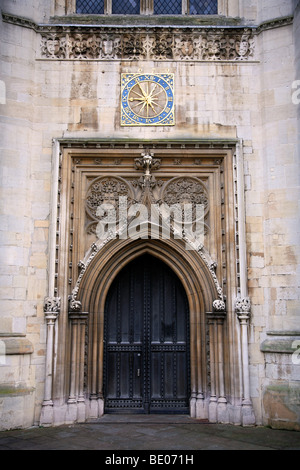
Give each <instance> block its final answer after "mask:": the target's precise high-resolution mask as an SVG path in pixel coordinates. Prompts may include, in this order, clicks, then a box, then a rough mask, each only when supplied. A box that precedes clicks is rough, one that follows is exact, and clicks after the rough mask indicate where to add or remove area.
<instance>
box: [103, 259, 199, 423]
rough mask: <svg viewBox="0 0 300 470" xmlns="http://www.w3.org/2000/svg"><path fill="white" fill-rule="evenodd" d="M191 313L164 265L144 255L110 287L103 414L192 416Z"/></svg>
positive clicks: (105, 330)
mask: <svg viewBox="0 0 300 470" xmlns="http://www.w3.org/2000/svg"><path fill="white" fill-rule="evenodd" d="M189 344H190V339H189V308H188V300H187V296H186V293H185V290H184V288H183V286H182V284H181V282H180V280H179V279H178V277H177V276H176V274H175V273H174V271H172V270H171V269H170V268H169V267H168V266H167V265H166V264H165V263H164V262H163V261H160V260H158V259H157V258H155V257H154V256H151V255H149V254H144V255H142V256H139V257H137V258H136V259H135V260H133V261H131V262H130V263H129V264H127V265H126V266H125V267H124V268H123V269H122V271H121V272H120V273H119V274H118V275H117V277H116V278H115V279H114V282H113V283H112V285H111V287H110V289H109V292H108V295H107V299H106V303H105V314H104V380H103V385H104V387H103V391H104V402H105V412H107V413H112V412H126V413H128V412H130V413H131V412H134V413H181V414H183V413H189V399H190V373H189V370H190V367H189V365H190V353H189V351H190V347H189Z"/></svg>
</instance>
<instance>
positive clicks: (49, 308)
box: [44, 297, 60, 315]
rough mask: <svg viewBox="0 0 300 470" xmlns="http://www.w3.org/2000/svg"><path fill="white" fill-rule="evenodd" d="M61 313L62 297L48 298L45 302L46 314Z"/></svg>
mask: <svg viewBox="0 0 300 470" xmlns="http://www.w3.org/2000/svg"><path fill="white" fill-rule="evenodd" d="M59 312H60V297H46V298H45V300H44V313H45V315H49V314H57V315H58V314H59Z"/></svg>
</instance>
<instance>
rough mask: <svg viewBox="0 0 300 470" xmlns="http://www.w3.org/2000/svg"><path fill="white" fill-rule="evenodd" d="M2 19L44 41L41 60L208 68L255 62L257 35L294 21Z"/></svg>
mask: <svg viewBox="0 0 300 470" xmlns="http://www.w3.org/2000/svg"><path fill="white" fill-rule="evenodd" d="M2 19H3V22H5V23H10V24H14V25H17V26H21V27H24V28H29V29H32V30H34V31H35V32H36V33H37V34H40V35H41V42H40V48H39V50H38V51H37V57H38V58H39V59H46V60H110V61H111V60H118V61H122V60H126V61H127V60H138V61H142V60H174V61H182V60H185V61H205V62H206V61H210V62H219V61H230V62H244V61H253V60H255V36H256V35H258V34H260V33H262V32H263V31H265V30H269V29H274V28H279V27H284V26H288V25H290V24H292V22H293V16H287V17H282V18H275V19H273V20H270V21H266V22H263V23H261V24H260V25H257V26H252V25H245V24H239V25H238V24H237V25H223V24H220V25H212V26H207V24H206V25H197V24H191V25H188V24H183V25H178V24H177V25H152V24H148V25H143V24H134V25H126V26H120V25H112V24H107V25H105V24H101V22H99V23H97V24H93V25H90V24H65V23H64V24H61V23H60V24H55V23H50V24H37V23H35V22H34V21H32V20H30V19H28V18H23V17H19V16H17V15H11V14H9V13H5V12H2ZM56 20H58V19H56ZM97 21H101V18H97ZM141 21H142V19H141Z"/></svg>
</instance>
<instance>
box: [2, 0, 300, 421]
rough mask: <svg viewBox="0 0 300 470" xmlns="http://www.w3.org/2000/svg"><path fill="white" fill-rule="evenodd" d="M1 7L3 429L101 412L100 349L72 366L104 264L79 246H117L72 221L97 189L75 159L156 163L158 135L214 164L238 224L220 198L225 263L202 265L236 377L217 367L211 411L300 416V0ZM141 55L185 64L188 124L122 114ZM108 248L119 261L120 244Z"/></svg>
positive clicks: (170, 149)
mask: <svg viewBox="0 0 300 470" xmlns="http://www.w3.org/2000/svg"><path fill="white" fill-rule="evenodd" d="M1 8H2V16H1V17H0V34H1V75H0V106H1V191H2V198H1V200H2V204H1V224H0V227H1V228H0V230H1V244H2V249H1V283H0V291H1V306H2V308H1V318H0V325H1V327H0V331H1V336H0V384H1V385H0V416H1V419H0V429H11V428H20V427H21V428H22V427H29V426H32V425H36V424H39V423H42V424H45V425H46V424H48V425H49V424H50V425H51V424H54V425H55V424H60V423H63V422H74V421H84V420H85V419H88V418H90V417H98V416H99V415H101V410H100V411H99V409H98V411H97V413H96V414H95V409H94V408H93V406H94V403H93V405H92V406H90V404H87V403H89V402H90V397H85V396H84V389H83V388H81V386H79V385H78V382H76V380H77V378H76V377H77V374H78V376H80V377H81V378H82V381H81V382H80V380H79V379H78V380H79V383H80V384H83V383H84V363H82V361H80V360H78V357H77V356H76V357H77V359H76V360H75V362H72V361H71V362H72V364H73V366H74V367H75V369H74V368H73V369H72V368H71V369H67V368H66V364H69V361H70V356H71V357H72V350H71V347H72V346H71V345H72V344H74V335H75V337H76V338H77V340H78V345H79V344H80V346H78V351H81V352H82V351H83V350H82V349H80V348H81V347H82V343H80V341H81V340H80V338H81V335H84V334H85V333H84V331H85V330H84V329H85V325H86V323H87V322H88V315H87V314H88V312H86V314H84V311H85V310H84V308H85V306H86V305H87V306H88V305H89V303H88V299H86V300H85V297H84V293H83V291H80V286H81V285H84V286H92V285H93V284H92V277H93V276H92V274H91V275H89V276H90V277H87V278H84V279H83V284H80V283H79V284H80V286H79V287H78V285H79V284H78V279H79V280H80V281H81V278H80V270H78V267H77V263H79V262H85V263H86V262H87V260H89V256H91V254H93V253H94V254H95V255H96V254H97V253H98V252H99V253H100V248H99V246H98V247H96V249H94V248H93V246H95V245H94V244H95V238H93V235H91V234H90V235H86V232H85V234H83V230H82V227H81V226H80V230H81V232H80V233H81V235H80V236H81V238H80V237H79V236H78V237H77V238H76V237H73V235H72V234H74V229H75V231H76V230H77V228H78V226H79V222H80V223H81V222H82V223H84V220H85V219H84V217H85V215H84V216H83V215H82V214H84V210H83V213H79V212H78V214H79V215H78V216H77V215H76V217H77V218H75V219H74V218H73V216H72V214H73V212H72V211H73V209H72V207H75V209H74V211H76V210H79V209H78V207H81V206H80V204H81V202H80V201H81V200H82V199H83V198H85V197H88V193H85V191H86V189H85V187H84V186H82V187H81V190H82V191H81V192H76V191H77V189H76V185H75V186H74V188H75V189H74V191H73V186H72V184H73V182H75V183H76V184H77V183H78V181H79V180H78V179H77V180H76V179H74V180H72V178H73V176H72V175H75V176H74V178H77V176H76V175H78V173H76V171H78V172H80V171H81V172H82V173H80V174H84V171H87V172H88V170H86V167H84V165H87V167H88V165H90V166H89V167H88V168H90V171H91V172H92V173H91V174H92V176H93V175H94V176H95V178H96V177H98V176H99V174H100V173H99V171H100V170H99V167H100V166H101V165H104V168H105V171H106V172H108V173H109V174H110V176H112V175H115V176H118V177H119V176H120V175H121V174H122V175H123V177H124V178H125V177H127V176H128V175H129V174H130V175H132V174H133V175H135V174H138V176H139V177H140V176H141V175H142V174H143V173H142V171H143V169H142V170H141V168H140V169H139V170H138V169H137V168H134V159H138V158H141V155H142V154H143V152H145V150H146V149H147V148H150V150H151V152H152V153H153V155H154V158H161V160H162V161H163V162H164V161H166V162H167V163H166V164H165V167H163V168H162V169H161V170H159V171H161V173H159V174H160V175H161V178H165V179H167V178H171V177H175V175H178V176H179V175H180V176H181V175H184V174H186V173H187V172H190V171H191V170H190V169H191V168H192V169H193V171H195V172H196V170H195V168H196V169H197V172H198V173H194V175H196V176H195V178H198V177H199V175H202V176H201V177H202V178H204V177H205V178H208V179H209V178H212V179H211V180H209V181H215V183H213V184H215V186H211V188H214V191H213V190H211V193H209V194H210V196H209V197H210V198H211V199H210V202H211V203H214V204H213V207H217V206H218V204H219V205H220V206H221V201H222V198H225V202H226V201H227V202H226V204H227V205H226V207H227V208H228V211H227V213H226V214H227V219H226V220H227V222H226V223H227V225H226V226H222V223H223V222H222V220H224V219H222V218H220V220H219V219H218V220H219V221H217V215H214V216H213V217H215V219H214V220H216V222H215V224H216V227H217V228H218V229H219V233H220V235H218V236H217V235H215V238H213V237H212V238H211V239H209V241H208V246H206V247H205V249H206V250H207V253H208V254H209V257H210V258H209V259H212V260H216V259H217V260H218V266H217V267H212V264H210V265H209V267H208V265H207V264H206V267H203V272H204V271H205V269H206V268H207V278H209V277H210V279H211V280H210V281H208V286H209V287H208V289H209V290H210V291H209V294H208V296H207V298H206V299H207V300H205V302H206V301H207V302H211V306H210V307H209V306H207V311H206V312H204V313H203V315H204V317H205V315H206V314H207V316H206V317H205V318H206V320H207V322H206V325H207V326H206V328H207V332H208V333H207V334H209V331H210V332H211V335H210V338H211V343H210V345H211V344H213V341H212V338H214V341H216V342H218V341H219V340H220V336H218V334H219V333H220V332H222V331H223V330H222V328H228V330H226V331H229V337H230V341H229V342H228V344H227V343H226V341H225V343H224V348H225V349H224V357H222V358H221V359H222V363H223V362H224V374H225V382H224V387H225V388H224V390H222V387H221V385H222V384H221V385H220V382H219V378H218V380H217V381H216V385H217V390H216V393H217V395H218V396H219V399H220V397H222V393H223V392H224V393H225V395H227V399H226V401H225V402H223V404H222V406H223V405H225V404H226V407H225V406H223V408H224V409H225V408H226V411H224V412H221V410H222V409H223V408H222V407H221V405H220V407H219V412H218V410H217V409H216V408H214V406H215V405H214V403H213V401H212V400H211V401H210V402H209V396H208V395H209V393H208V389H207V390H204V392H205V393H206V394H207V397H204V402H205V399H206V398H207V400H208V401H207V407H206V404H205V403H206V402H205V403H204V402H203V403H204V404H203V410H205V411H203V413H204V415H205V417H206V418H209V419H210V420H211V421H212V420H216V419H217V420H218V421H219V422H233V423H236V424H244V425H249V424H254V423H256V424H258V425H261V424H263V425H270V426H272V427H277V428H284V429H295V430H299V429H300V424H299V423H300V407H299V399H300V398H299V395H300V385H299V377H300V353H299V352H298V351H299V349H300V324H299V157H300V154H299V152H300V145H299V135H300V124H299V113H300V105H299V103H300V92H299V90H300V57H299V50H300V44H299V41H300V32H299V31H300V3H299V1H297V0H294V1H293V0H286V1H284V2H282V1H279V0H264V1H258V0H257V1H256V0H253V1H251V2H247V1H244V0H234V1H229V2H227V1H225V0H223V1H219V12H220V16H219V17H213V18H211V19H210V18H209V17H205V18H204V17H201V18H200V19H196V20H195V18H191V17H184V18H183V19H182V24H178V17H177V18H176V21H175V19H174V18H169V19H168V24H165V22H164V21H163V20H162V19H161V20H160V22H159V21H156V23H154V21H153V18H152V17H149V16H148V17H147V16H145V17H144V16H143V17H141V18H142V19H141V20H140V19H137V18H136V17H135V19H134V22H135V24H134V25H131V28H128V25H130V21H131V20H130V18H129V17H125V18H124V17H118V18H111V17H109V16H108V17H107V16H106V17H105V18H103V17H98V18H97V19H96V20H95V19H93V21H92V24H91V18H90V17H89V18H85V17H84V16H83V17H82V16H81V17H78V16H76V15H74V12H75V2H73V1H71V2H69V1H68V2H67V1H64V0H56V1H52V2H49V1H48V0H47V1H46V0H26V1H24V0H22V1H20V0H17V1H15V2H11V1H8V0H2V3H1ZM132 21H133V20H132ZM139 21H140V24H139ZM209 21H211V24H209ZM157 23H158V24H157ZM128 72H132V73H139V72H144V73H166V72H170V73H173V74H174V77H175V125H174V126H159V127H155V126H154V127H153V126H151V127H147V126H141V127H138V126H137V127H126V126H125V127H123V126H121V120H120V116H121V111H120V109H121V108H120V99H121V74H122V73H128ZM192 157H193V160H191V158H192ZM112 158H113V160H109V159H112ZM130 158H131V159H132V162H131V160H129V159H130ZM88 159H93V160H88ZM122 159H123V160H122ZM164 159H165V160H164ZM221 161H222V162H224V168H225V170H224V171H225V173H224V172H223V169H222V162H221ZM72 165H73V166H72ZM105 165H106V166H105ZM126 165H127V166H126ZM130 165H131V166H130ZM202 165H203V168H202V170H201V171H200V168H201V167H202ZM128 168H130V169H128ZM73 170H74V171H73ZM72 172H73V173H72ZM122 172H123V173H122ZM132 172H133V173H132ZM201 172H202V173H201ZM154 173H155V171H153V174H154ZM189 174H190V173H189ZM222 174H223V175H224V174H225V175H226V180H225V181H223V182H222V181H221V180H219V179H218V178H221V176H220V175H222ZM124 175H125V176H124ZM126 175H127V176H126ZM197 175H198V176H197ZM203 175H204V176H203ZM212 175H214V176H212ZM213 178H215V180H213ZM80 181H83V180H80ZM69 183H70V185H69ZM75 183H74V184H75ZM80 184H83V183H81V182H80ZM218 185H219V186H218ZM72 191H73V192H72ZM218 191H219V192H218ZM222 191H223V192H222ZM216 194H218V197H220V199H219V200H217V199H216V200H215V199H214V197H216ZM72 201H73V202H72ZM218 201H219V202H218ZM76 204H77V206H76ZM82 207H84V205H83V206H82ZM214 210H215V211H216V212H213V214H217V209H214ZM75 214H76V212H75ZM80 214H81V215H80ZM72 224H73V225H72ZM76 224H77V225H76ZM80 230H79V231H80ZM76 236H77V235H76ZM68 237H69V238H68ZM72 237H73V238H72ZM222 237H223V238H222ZM224 237H225V238H224ZM73 240H75V244H73ZM224 240H225V242H226V243H225V245H226V247H227V248H226V250H227V251H225V254H224V251H223V252H222V246H223V245H224ZM69 245H72V247H73V251H72V255H70V251H69ZM149 246H150V245H149ZM172 247H173V245H172V246H171V244H170V263H172V262H174V266H175V265H176V256H175V251H176V250H175V248H174V253H173V252H172V249H173V248H172ZM149 249H152V248H149ZM93 250H94V251H93ZM114 250H115V252H116V259H119V261H120V262H121V261H122V260H125V256H126V251H124V250H123V251H122V250H121V248H120V253H119V254H117V249H116V248H114V247H112V248H111V254H112V256H113V255H114ZM199 252H201V253H200V255H199V266H202V265H203V266H204V265H205V262H204V261H203V252H202V251H201V250H199ZM172 253H173V254H172ZM222 253H223V254H222ZM222 256H224V257H225V258H222ZM118 257H119V258H118ZM200 258H201V259H202V261H201V260H200ZM70 263H71V266H70ZM95 263H96V262H95ZM97 263H98V264H97V266H98V268H99V269H100V268H101V267H103V266H105V264H104V257H100V258H99V260H98V258H97ZM192 263H193V261H191V264H192ZM201 263H202V264H201ZM223 265H226V267H223ZM199 269H200V268H199ZM201 269H202V268H201ZM83 271H84V270H83ZM83 271H82V276H83ZM184 272H185V274H186V276H187V277H188V276H189V274H188V269H186V271H184ZM205 272H206V271H205ZM182 276H183V279H184V275H182ZM199 276H200V274H199ZM224 278H225V282H224ZM191 279H192V275H191ZM199 279H200V277H199ZM191 282H192V281H191ZM195 282H196V281H195ZM199 282H200V281H199ZM203 282H204V281H203ZM199 285H200V284H199ZM99 286H100V284H99ZM218 286H220V289H221V295H219V296H218V293H219V294H220V291H218ZM77 287H78V289H77ZM99 288H100V287H99ZM214 289H215V290H214ZM224 292H226V295H225V296H223V293H224ZM74 293H75V295H73V294H74ZM78 293H79V294H81V293H82V297H80V295H77V294H78ZM103 293H105V289H104V288H103ZM214 294H216V295H215V297H213V295H214ZM103 295H104V294H103ZM68 296H70V298H69V299H68ZM196 297H197V296H195V299H196ZM204 297H205V296H204ZM236 298H237V301H236ZM216 299H218V302H215V300H216ZM224 299H225V300H226V305H225V303H224ZM81 302H82V303H81ZM85 302H86V303H85ZM222 302H223V303H222ZM195 304H196V300H195ZM200 304H201V301H200V300H199V305H200ZM250 305H251V307H250ZM81 307H83V311H82V308H81ZM209 308H210V310H209ZM225 309H226V314H227V319H225V317H224V315H223V313H224V312H225ZM80 314H81V315H80ZM204 317H203V318H204ZM201 318H202V317H201ZM206 320H205V321H206ZM224 320H225V323H224ZM201 321H202V320H201ZM218 328H219V330H218ZM220 328H221V329H220ZM216 331H219V333H218V334H217V333H216ZM75 332H76V333H75ZM201 334H202V333H201ZM215 334H216V337H214V335H215ZM76 335H77V336H76ZM221 335H222V333H221ZM72 338H73V342H72ZM201 338H202V342H203V341H205V339H204V338H203V336H201ZM231 341H232V344H234V345H237V348H238V351H237V353H236V356H235V355H234V354H235V352H233V349H231V344H230V342H231ZM62 342H63V343H64V342H65V346H66V347H65V349H64V350H63V349H62V348H61V343H62ZM208 351H209V348H208ZM83 353H84V351H83ZM213 353H214V350H213V349H211V350H210V358H211V354H213ZM193 354H194V356H193V358H194V359H195V360H197V359H196V358H197V354H198V352H197V351H196V350H194V352H193ZM201 354H203V351H202V352H201ZM76 361H77V362H76ZM99 367H100V365H99ZM218 367H219V366H218ZM219 372H220V373H221V372H223V369H222V368H220V369H219ZM72 374H73V375H72ZM74 374H75V375H74ZM219 377H220V376H219ZM66 383H67V389H66ZM77 385H78V387H77ZM76 387H77V388H76ZM70 391H72V393H73V392H74V393H75V392H76V393H77V395H76V396H77V398H76V399H75V402H76V403H75V402H74V401H73V402H71V401H70V397H71V393H70ZM198 391H199V390H198ZM210 391H211V390H210ZM205 393H204V395H205ZM212 395H213V394H212V393H211V395H210V398H211V396H212ZM194 398H195V397H194ZM198 398H199V397H198ZM198 398H197V397H196V398H195V400H198ZM202 398H203V397H202ZM202 398H201V399H202ZM219 401H220V400H219ZM208 402H209V403H208ZM197 403H198V405H197ZM197 403H196V405H195V410H196V411H195V412H194V414H195V415H197V416H200V415H201V413H202V411H201V410H200V411H199V409H200V408H199V407H200V406H202V402H201V401H199V400H198V402H197ZM75 405H76V406H77V408H76V406H75ZM74 406H75V408H76V409H75V408H74ZM97 406H100V407H101V404H100V405H99V404H98V405H97ZM197 406H198V409H197ZM197 410H198V411H197ZM241 410H242V411H241ZM218 413H219V414H218ZM218 416H219V418H218ZM253 416H255V418H253Z"/></svg>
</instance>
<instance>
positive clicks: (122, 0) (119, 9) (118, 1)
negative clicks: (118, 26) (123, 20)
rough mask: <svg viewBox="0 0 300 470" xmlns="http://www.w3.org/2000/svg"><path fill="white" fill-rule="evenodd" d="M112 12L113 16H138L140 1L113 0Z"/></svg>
mask: <svg viewBox="0 0 300 470" xmlns="http://www.w3.org/2000/svg"><path fill="white" fill-rule="evenodd" d="M112 12H113V14H115V15H139V14H140V0H113V2H112Z"/></svg>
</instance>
